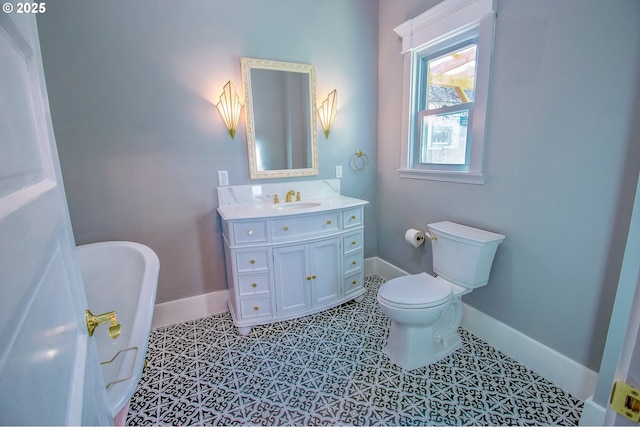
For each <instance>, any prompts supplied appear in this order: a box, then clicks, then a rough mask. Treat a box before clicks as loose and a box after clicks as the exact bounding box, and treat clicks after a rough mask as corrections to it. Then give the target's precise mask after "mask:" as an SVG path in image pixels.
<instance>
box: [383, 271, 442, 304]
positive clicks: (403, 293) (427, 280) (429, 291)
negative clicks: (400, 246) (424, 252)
mask: <svg viewBox="0 0 640 427" xmlns="http://www.w3.org/2000/svg"><path fill="white" fill-rule="evenodd" d="M452 298H453V289H452V287H451V286H450V285H448V284H447V283H446V282H444V281H443V280H438V279H436V278H435V277H433V276H430V275H428V274H427V273H419V274H411V275H408V276H403V277H398V278H395V279H392V280H390V281H388V282H387V283H384V284H383V285H382V286H380V289H379V290H378V299H379V300H380V301H381V302H382V303H384V304H387V305H388V306H390V307H398V308H429V307H436V306H438V305H442V304H446V303H447V302H449V301H450V300H451V299H452Z"/></svg>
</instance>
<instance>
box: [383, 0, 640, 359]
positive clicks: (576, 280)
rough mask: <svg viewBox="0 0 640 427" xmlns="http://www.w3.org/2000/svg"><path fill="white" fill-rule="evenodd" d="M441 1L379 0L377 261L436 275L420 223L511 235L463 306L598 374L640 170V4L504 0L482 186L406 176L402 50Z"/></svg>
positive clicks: (630, 0)
mask: <svg viewBox="0 0 640 427" xmlns="http://www.w3.org/2000/svg"><path fill="white" fill-rule="evenodd" d="M434 3H437V1H429V0H422V1H419V0H410V1H409V0H407V1H403V2H396V1H393V0H381V1H380V12H379V15H380V27H379V63H380V66H379V82H380V83H379V86H378V94H379V99H380V106H379V111H378V119H379V121H378V181H377V191H378V242H379V244H378V256H380V257H381V258H383V259H386V260H388V261H390V262H391V263H393V264H395V265H398V266H400V267H401V268H404V269H405V270H407V271H409V272H413V273H415V272H418V271H423V270H426V271H429V272H430V271H431V268H432V265H431V249H430V246H429V245H428V244H427V245H425V246H422V247H421V248H419V249H413V248H411V247H410V246H409V245H407V244H405V243H404V240H403V235H404V231H405V230H406V229H407V228H409V227H416V228H422V229H424V228H425V227H426V225H427V224H428V223H430V222H435V221H440V220H453V221H458V222H461V223H463V224H468V225H471V226H477V227H480V228H485V229H488V230H492V231H498V232H500V233H503V234H505V235H506V236H507V238H506V240H505V241H504V242H503V243H502V244H501V245H500V247H499V248H498V252H497V255H496V259H495V263H494V265H493V270H492V273H491V278H490V281H489V284H488V286H486V287H484V288H481V289H477V290H476V291H474V292H473V293H471V294H469V295H467V296H465V297H464V298H463V299H464V301H465V302H466V303H468V304H469V305H471V306H473V307H475V308H477V309H478V310H480V311H482V312H484V313H486V314H488V315H489V316H492V317H494V318H495V319H497V320H499V321H501V322H503V323H505V324H507V325H509V326H511V327H513V328H515V329H517V330H519V331H521V332H522V333H524V334H526V335H528V336H530V337H531V338H533V339H534V340H537V341H539V342H542V343H543V344H546V345H547V346H549V347H551V348H553V349H555V350H557V351H558V352H560V353H562V354H565V355H567V356H568V357H570V358H571V359H573V360H575V361H577V362H579V363H581V364H583V365H585V366H588V367H590V368H592V369H594V370H596V371H597V370H598V368H599V362H600V357H601V353H602V348H603V344H604V339H605V335H606V331H607V327H608V323H609V316H610V313H611V307H612V304H613V297H614V292H615V287H616V284H617V278H618V275H619V269H620V264H621V260H622V252H623V251H624V244H625V239H626V233H627V230H628V224H629V218H630V212H631V204H632V201H633V194H634V190H635V186H636V182H637V178H638V169H639V163H640V143H639V141H640V136H639V125H640V123H639V118H640V114H639V113H640V108H639V107H640V104H638V103H637V102H636V101H635V100H636V99H640V96H639V95H640V87H639V86H638V85H639V82H640V81H639V80H638V76H639V75H640V67H639V65H640V62H639V61H640V55H639V54H640V51H639V50H638V43H639V42H640V26H638V23H639V22H640V2H637V1H635V0H626V1H624V0H621V1H616V2H607V1H603V0H563V1H560V2H558V1H554V0H536V1H515V0H503V1H498V17H497V26H496V33H495V34H496V36H495V49H494V63H493V81H492V86H491V89H490V95H489V100H490V105H489V109H488V117H489V121H488V128H487V145H486V152H485V167H486V171H487V177H488V178H487V181H486V184H485V185H482V186H478V185H470V184H457V183H444V182H436V181H422V180H413V179H400V178H399V177H398V173H397V169H398V167H399V165H400V145H399V144H400V130H401V118H400V107H401V105H402V104H401V103H402V99H401V83H400V82H401V81H402V64H401V61H400V51H401V44H400V40H399V39H398V37H397V35H396V34H395V33H394V32H393V28H394V27H395V26H397V25H399V24H401V23H402V22H404V21H405V20H406V19H409V18H412V17H414V16H415V15H417V14H419V13H421V12H424V11H425V10H427V9H428V8H429V7H431V6H432V5H433V4H434Z"/></svg>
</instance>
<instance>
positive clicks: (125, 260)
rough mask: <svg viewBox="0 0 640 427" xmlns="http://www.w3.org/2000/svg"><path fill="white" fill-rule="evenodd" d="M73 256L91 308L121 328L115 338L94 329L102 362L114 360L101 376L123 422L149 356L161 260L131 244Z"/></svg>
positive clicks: (87, 248) (88, 248)
mask: <svg viewBox="0 0 640 427" xmlns="http://www.w3.org/2000/svg"><path fill="white" fill-rule="evenodd" d="M77 253H78V262H79V265H80V272H81V274H82V280H83V282H84V288H85V292H86V294H87V302H88V308H89V310H90V311H91V312H92V313H93V314H94V315H98V314H102V313H106V312H109V311H112V310H115V312H116V315H117V317H118V322H119V323H120V325H121V332H120V336H119V337H118V338H116V339H112V338H111V337H110V336H109V333H108V331H109V325H108V324H105V325H101V326H98V327H97V328H96V330H95V332H94V334H93V338H94V339H95V340H96V345H97V347H98V354H99V357H100V361H101V362H106V361H109V360H111V359H113V358H114V357H115V359H114V360H113V361H112V362H111V363H107V364H104V363H103V364H102V365H101V367H102V373H103V376H104V381H105V385H106V386H107V395H108V396H109V404H110V409H111V413H112V415H113V417H114V418H116V415H119V414H120V416H124V417H125V419H126V410H127V408H128V404H129V400H130V398H131V396H132V395H133V393H134V392H135V390H136V387H137V385H138V382H139V381H140V377H141V375H142V369H143V365H144V360H145V355H146V352H147V345H148V342H149V331H150V330H151V319H152V317H153V307H154V304H155V300H156V289H157V285H158V273H159V269H160V262H159V260H158V256H157V255H156V254H155V252H153V250H151V249H150V248H149V247H147V246H145V245H142V244H140V243H134V242H101V243H92V244H87V245H81V246H78V247H77ZM119 352H120V353H119ZM121 412H122V413H121ZM116 424H118V422H117V423H116Z"/></svg>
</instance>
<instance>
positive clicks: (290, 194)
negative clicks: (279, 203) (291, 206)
mask: <svg viewBox="0 0 640 427" xmlns="http://www.w3.org/2000/svg"><path fill="white" fill-rule="evenodd" d="M295 194H296V192H295V191H293V190H291V191H289V192H288V193H287V198H286V199H285V202H292V201H293V200H291V197H292V196H294V195H295Z"/></svg>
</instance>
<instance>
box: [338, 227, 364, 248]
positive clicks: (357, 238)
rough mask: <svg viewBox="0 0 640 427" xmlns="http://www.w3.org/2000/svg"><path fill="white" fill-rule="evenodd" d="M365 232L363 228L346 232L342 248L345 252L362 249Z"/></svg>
mask: <svg viewBox="0 0 640 427" xmlns="http://www.w3.org/2000/svg"><path fill="white" fill-rule="evenodd" d="M363 242H364V233H363V231H362V230H360V231H356V232H354V233H349V234H346V235H345V236H344V237H343V238H342V250H343V251H344V253H345V254H347V253H349V252H351V251H357V250H359V249H362V244H363Z"/></svg>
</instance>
